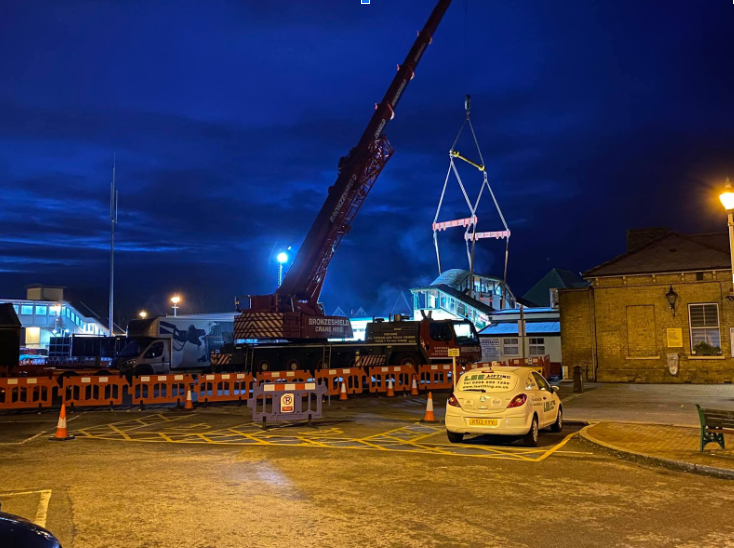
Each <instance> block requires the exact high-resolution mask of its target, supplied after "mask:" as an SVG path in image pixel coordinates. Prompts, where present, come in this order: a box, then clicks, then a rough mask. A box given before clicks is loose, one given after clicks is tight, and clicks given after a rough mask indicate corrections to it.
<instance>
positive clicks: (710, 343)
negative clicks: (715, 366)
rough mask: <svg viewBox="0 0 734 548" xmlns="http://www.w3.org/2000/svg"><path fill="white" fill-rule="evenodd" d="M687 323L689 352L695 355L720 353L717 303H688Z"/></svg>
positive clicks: (717, 354) (716, 354) (715, 354)
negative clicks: (689, 338) (689, 342)
mask: <svg viewBox="0 0 734 548" xmlns="http://www.w3.org/2000/svg"><path fill="white" fill-rule="evenodd" d="M688 323H689V326H690V329H691V354H694V355H696V356H719V355H721V335H720V333H719V305H718V304H716V303H703V304H689V305H688Z"/></svg>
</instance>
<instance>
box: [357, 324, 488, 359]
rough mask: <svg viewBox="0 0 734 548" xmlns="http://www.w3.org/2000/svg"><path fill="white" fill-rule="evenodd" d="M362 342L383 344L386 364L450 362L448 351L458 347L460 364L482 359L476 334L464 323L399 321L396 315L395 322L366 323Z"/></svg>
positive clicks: (471, 326) (472, 327) (474, 330)
mask: <svg viewBox="0 0 734 548" xmlns="http://www.w3.org/2000/svg"><path fill="white" fill-rule="evenodd" d="M365 342H367V343H372V344H383V345H386V347H387V350H388V353H389V354H390V358H389V361H390V362H391V363H393V364H395V365H419V364H420V363H425V362H436V363H439V362H446V361H449V360H450V358H449V348H459V350H460V356H459V361H460V362H461V363H474V362H476V361H478V360H479V359H480V358H481V357H482V349H481V346H480V345H479V336H478V335H477V331H476V329H475V328H474V325H473V324H472V323H471V322H469V321H467V320H434V319H431V318H424V319H422V320H403V319H402V318H400V316H397V317H396V319H395V321H390V322H383V321H375V322H373V323H369V324H367V328H366V332H365ZM407 344H413V345H414V348H415V350H417V351H418V352H419V353H420V354H422V356H419V355H417V353H416V351H414V350H410V349H409V348H406V347H405V345H407ZM401 347H403V348H402V349H401ZM396 354H397V355H396Z"/></svg>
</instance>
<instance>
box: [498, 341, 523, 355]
mask: <svg viewBox="0 0 734 548" xmlns="http://www.w3.org/2000/svg"><path fill="white" fill-rule="evenodd" d="M518 341H519V339H503V340H502V354H504V355H505V356H519V355H520V345H519V342H518Z"/></svg>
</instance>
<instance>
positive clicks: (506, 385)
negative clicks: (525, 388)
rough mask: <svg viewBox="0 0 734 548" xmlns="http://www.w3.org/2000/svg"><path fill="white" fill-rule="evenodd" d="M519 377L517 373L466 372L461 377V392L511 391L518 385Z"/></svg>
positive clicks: (459, 388)
mask: <svg viewBox="0 0 734 548" xmlns="http://www.w3.org/2000/svg"><path fill="white" fill-rule="evenodd" d="M518 380H519V377H518V376H517V375H516V374H515V373H500V372H495V371H493V372H491V373H487V372H476V373H475V372H473V371H468V372H467V373H464V374H463V375H462V376H461V378H460V379H459V383H458V385H457V389H458V391H459V392H473V391H479V392H509V391H511V390H514V389H515V387H516V386H517V383H518Z"/></svg>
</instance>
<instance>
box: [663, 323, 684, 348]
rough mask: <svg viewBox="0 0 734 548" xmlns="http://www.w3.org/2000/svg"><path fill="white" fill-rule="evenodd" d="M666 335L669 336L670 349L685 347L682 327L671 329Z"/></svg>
mask: <svg viewBox="0 0 734 548" xmlns="http://www.w3.org/2000/svg"><path fill="white" fill-rule="evenodd" d="M666 333H667V335H668V348H682V347H683V330H682V329H681V328H680V327H669V328H668V329H667V330H666Z"/></svg>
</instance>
